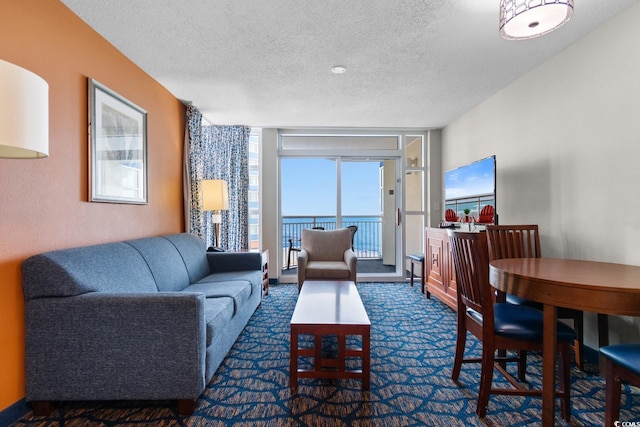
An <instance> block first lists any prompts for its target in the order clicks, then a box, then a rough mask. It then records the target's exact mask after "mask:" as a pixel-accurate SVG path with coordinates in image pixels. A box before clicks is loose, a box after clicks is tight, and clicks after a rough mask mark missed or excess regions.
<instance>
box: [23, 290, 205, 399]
mask: <svg viewBox="0 0 640 427" xmlns="http://www.w3.org/2000/svg"><path fill="white" fill-rule="evenodd" d="M204 301H205V299H204V295H203V294H198V293H172V292H162V293H135V294H110V293H97V292H94V293H88V294H83V295H79V296H73V297H65V298H39V299H33V300H29V301H27V303H26V386H27V396H26V397H27V400H28V401H32V400H109V399H167V398H175V399H193V400H196V399H197V398H198V396H199V395H200V393H201V392H202V390H204V387H205V386H206V384H205V363H206V360H205V355H206V353H205V351H206V331H205V326H206V323H205V313H204Z"/></svg>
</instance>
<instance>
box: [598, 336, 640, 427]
mask: <svg viewBox="0 0 640 427" xmlns="http://www.w3.org/2000/svg"><path fill="white" fill-rule="evenodd" d="M600 354H601V355H602V356H604V357H603V358H602V360H603V361H604V371H605V378H606V384H607V385H606V396H607V397H606V404H605V407H606V409H605V415H604V419H605V423H604V425H605V426H607V427H611V426H614V425H617V424H614V422H616V421H619V420H620V399H621V398H622V384H623V383H624V384H631V385H633V386H635V387H640V344H617V345H608V346H605V347H601V348H600Z"/></svg>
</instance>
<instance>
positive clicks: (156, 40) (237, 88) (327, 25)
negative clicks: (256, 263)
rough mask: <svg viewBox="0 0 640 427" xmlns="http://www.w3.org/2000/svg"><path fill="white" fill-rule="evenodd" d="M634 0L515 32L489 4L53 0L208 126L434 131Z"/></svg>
mask: <svg viewBox="0 0 640 427" xmlns="http://www.w3.org/2000/svg"><path fill="white" fill-rule="evenodd" d="M638 1H639V0H575V12H574V15H573V18H572V20H571V21H570V22H569V23H568V24H567V25H565V26H564V27H562V28H560V29H559V30H557V31H555V32H553V33H551V34H548V35H546V36H543V37H540V38H537V39H533V40H528V41H506V40H502V39H501V38H500V37H499V36H498V4H499V2H498V0H441V1H429V0H262V1H258V0H182V1H176V0H100V1H87V0H62V3H64V4H66V5H67V6H68V7H69V8H70V9H71V10H73V11H74V12H75V13H76V14H77V15H79V16H80V17H81V18H82V19H83V20H84V21H86V22H87V23H88V24H89V25H90V26H91V27H93V28H94V29H95V30H96V31H97V32H98V33H100V34H101V35H102V36H103V37H104V38H106V39H107V40H108V41H109V42H111V43H112V44H113V45H114V46H115V47H116V48H118V49H119V50H120V51H121V52H123V53H124V54H125V55H126V56H127V57H128V58H130V59H131V60H132V61H133V62H135V63H136V64H137V65H138V66H140V67H141V68H142V69H143V70H144V71H146V72H147V73H148V74H149V75H151V76H152V77H153V78H155V79H156V80H157V81H158V82H160V83H161V84H162V85H164V86H165V87H166V88H167V89H168V90H169V91H170V92H171V93H173V94H174V95H175V96H176V97H177V98H179V99H181V100H183V101H185V102H191V103H193V105H195V106H196V107H197V108H198V109H199V110H200V111H202V113H203V114H204V116H205V117H206V118H207V119H208V120H209V121H210V122H211V123H213V124H244V125H249V126H254V127H377V128H380V127H384V128H434V127H435V128H438V127H443V126H445V125H446V124H448V123H449V122H450V121H451V120H453V119H455V118H457V117H458V116H460V115H461V114H463V113H464V112H466V111H468V110H469V109H471V108H473V107H474V106H476V105H477V104H479V103H480V102H482V101H483V100H485V99H486V98H488V97H490V96H491V95H493V94H494V93H496V92H498V91H500V90H501V89H502V88H504V87H505V86H507V85H509V84H510V83H511V82H513V81H514V80H516V79H517V78H518V77H520V76H522V75H523V74H524V73H526V72H527V71H529V70H531V69H532V68H535V67H536V66H538V65H539V64H541V63H543V62H544V61H545V60H546V59H548V58H550V57H552V56H554V55H556V54H557V53H558V52H560V51H561V50H563V49H564V48H566V47H567V46H569V45H570V44H572V43H573V42H575V41H576V40H578V39H579V38H581V37H583V36H585V35H586V34H588V33H589V32H591V31H592V30H594V29H595V28H597V27H598V26H600V25H601V24H602V23H604V22H605V21H607V20H608V19H610V18H612V17H613V16H615V15H617V14H619V13H620V12H621V11H622V10H624V9H626V8H627V7H629V6H630V5H632V4H635V3H637V2H638ZM334 65H343V66H345V67H346V68H347V72H346V73H344V74H341V75H335V74H332V73H331V67H332V66H334Z"/></svg>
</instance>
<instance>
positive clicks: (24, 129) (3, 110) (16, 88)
mask: <svg viewBox="0 0 640 427" xmlns="http://www.w3.org/2000/svg"><path fill="white" fill-rule="evenodd" d="M48 155H49V85H48V84H47V82H45V81H44V80H43V79H42V78H41V77H39V76H37V75H36V74H34V73H32V72H31V71H28V70H25V69H24V68H21V67H18V66H17V65H14V64H11V63H10V62H7V61H3V60H0V158H8V159H37V158H43V157H47V156H48Z"/></svg>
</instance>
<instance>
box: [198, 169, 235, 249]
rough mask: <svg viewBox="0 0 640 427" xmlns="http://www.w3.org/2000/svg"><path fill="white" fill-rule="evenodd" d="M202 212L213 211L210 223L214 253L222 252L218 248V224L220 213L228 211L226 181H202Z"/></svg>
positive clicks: (220, 220)
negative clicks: (211, 225)
mask: <svg viewBox="0 0 640 427" xmlns="http://www.w3.org/2000/svg"><path fill="white" fill-rule="evenodd" d="M202 200H203V210H205V211H213V213H212V215H211V222H213V234H214V236H215V247H214V248H213V250H214V251H216V250H217V251H222V249H221V248H220V223H221V222H222V215H221V214H220V211H226V210H228V209H229V190H228V188H227V181H225V180H222V179H205V180H203V181H202Z"/></svg>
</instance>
